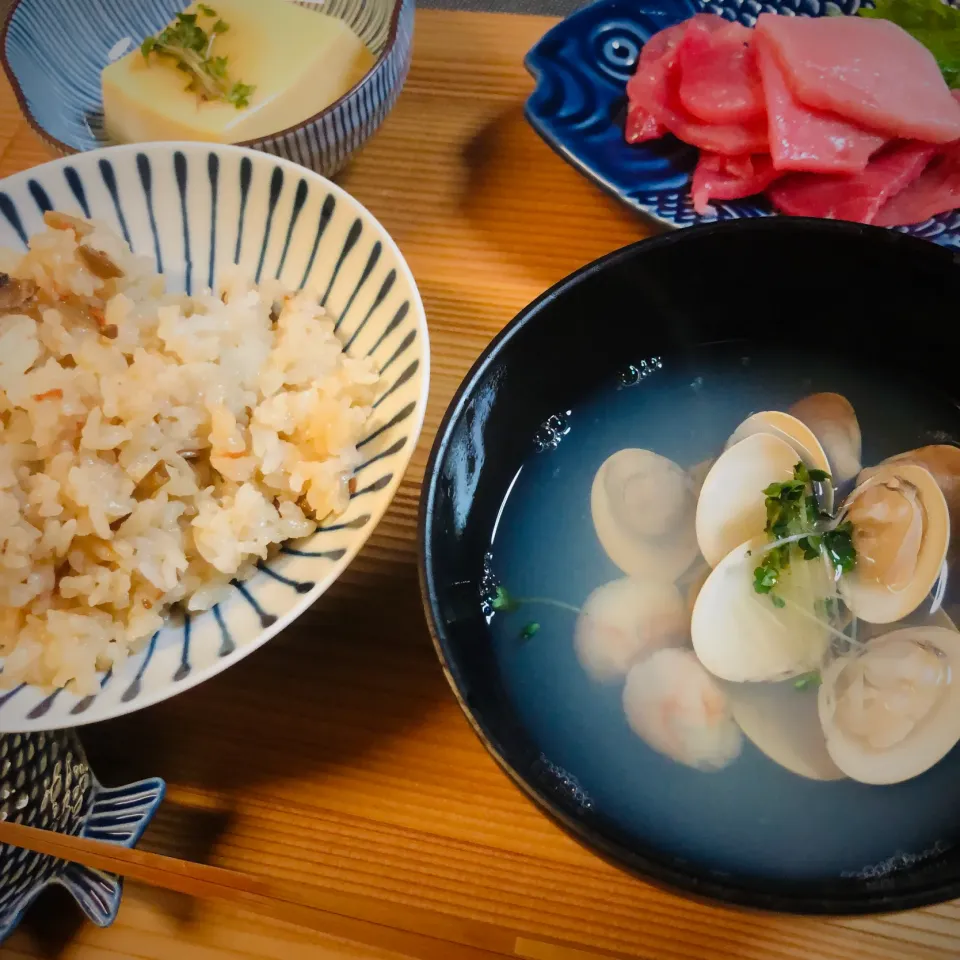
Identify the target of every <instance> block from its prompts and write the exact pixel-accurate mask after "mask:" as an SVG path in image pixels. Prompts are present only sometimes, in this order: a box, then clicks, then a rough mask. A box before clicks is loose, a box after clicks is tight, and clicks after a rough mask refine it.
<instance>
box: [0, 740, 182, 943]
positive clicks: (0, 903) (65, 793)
mask: <svg viewBox="0 0 960 960" xmlns="http://www.w3.org/2000/svg"><path fill="white" fill-rule="evenodd" d="M165 789H166V787H165V784H164V782H163V781H162V780H158V779H150V780H141V781H140V782H138V783H131V784H128V785H127V786H125V787H117V788H115V789H107V788H106V787H103V786H101V785H100V783H99V782H98V781H97V778H96V777H95V776H94V775H93V771H92V770H91V769H90V766H89V764H88V763H87V758H86V756H85V754H84V752H83V747H82V746H81V745H80V741H79V739H78V738H77V735H76V733H74V732H73V731H72V730H58V731H56V732H55V733H30V734H19V733H12V734H6V735H5V736H0V820H12V821H13V822H14V823H22V824H25V825H26V826H28V827H39V828H40V829H42V830H53V831H55V832H56V833H66V834H70V835H72V836H80V837H88V838H90V839H92V840H105V841H107V842H109V843H116V844H119V845H120V846H124V847H133V846H134V845H135V844H136V843H137V841H138V840H139V839H140V837H141V835H142V834H143V831H144V830H145V829H146V826H147V824H148V823H149V822H150V820H151V819H152V817H153V815H154V814H155V813H156V812H157V808H158V807H159V806H160V802H161V801H162V800H163V794H164V791H165ZM52 883H58V884H60V885H61V886H63V887H66V888H67V890H69V891H70V893H71V894H72V896H73V897H74V899H75V900H76V901H77V903H78V904H79V905H80V908H81V909H82V910H83V912H84V913H85V914H86V915H87V916H88V917H89V918H90V919H91V920H92V921H93V922H94V923H95V924H97V926H100V927H106V926H108V925H109V924H111V923H113V921H114V919H115V918H116V916H117V910H119V908H120V894H121V891H122V884H123V881H122V880H121V878H120V877H117V876H114V875H113V874H112V873H103V872H101V871H99V870H91V869H89V868H88V867H83V866H80V865H79V864H75V863H68V862H67V861H66V860H58V859H57V858H56V857H48V856H44V855H43V854H39V853H34V852H32V851H30V850H21V849H19V848H18V847H11V846H8V845H6V844H0V942H2V941H3V940H4V939H6V937H7V936H8V935H9V934H10V933H11V932H12V931H13V929H14V928H15V927H16V926H17V924H18V923H19V922H20V920H21V918H22V917H23V914H24V913H25V911H26V909H27V907H29V906H30V904H31V903H32V902H33V901H34V900H35V899H36V898H37V897H38V896H39V895H40V893H41V891H42V890H43V889H44V888H45V887H48V886H49V885H50V884H52Z"/></svg>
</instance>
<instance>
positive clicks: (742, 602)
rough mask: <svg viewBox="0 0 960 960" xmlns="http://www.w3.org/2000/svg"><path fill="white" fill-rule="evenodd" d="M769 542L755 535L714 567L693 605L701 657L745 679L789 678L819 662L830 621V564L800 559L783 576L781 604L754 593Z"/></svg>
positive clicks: (718, 672) (714, 668)
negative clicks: (823, 612) (821, 612)
mask: <svg viewBox="0 0 960 960" xmlns="http://www.w3.org/2000/svg"><path fill="white" fill-rule="evenodd" d="M767 546H768V544H767V541H766V539H765V538H764V537H755V538H754V539H753V540H750V541H748V542H746V543H743V544H741V545H740V546H739V547H737V548H736V549H734V550H732V551H731V552H730V553H729V554H727V556H726V557H724V558H723V560H722V561H721V562H720V563H719V564H717V566H716V567H714V569H713V571H712V573H711V574H710V576H709V577H707V581H706V583H704V585H703V586H702V587H701V588H700V593H699V595H698V596H697V599H696V603H695V604H694V607H693V618H692V620H691V625H690V633H691V636H692V638H693V649H694V651H695V652H696V654H697V656H698V657H699V659H700V662H701V663H702V664H703V665H704V666H705V667H706V668H707V670H709V671H710V672H711V673H712V674H714V676H717V677H720V678H721V679H723V680H733V681H736V682H738V683H743V682H747V681H752V682H761V681H773V680H784V679H787V678H789V677H795V676H799V675H800V674H802V673H808V672H809V671H811V670H815V669H817V668H818V667H819V666H820V662H821V661H822V659H823V656H824V654H825V653H826V651H827V647H828V645H829V641H830V635H831V630H832V628H831V626H830V624H829V623H828V622H827V621H826V620H825V619H824V618H821V617H819V616H818V615H817V613H816V611H817V610H818V608H820V607H821V606H822V605H823V601H824V599H825V598H827V597H832V596H833V592H834V590H833V580H832V577H831V573H830V570H829V568H828V565H827V562H826V561H823V562H821V561H819V560H818V561H802V560H797V561H795V562H793V563H791V565H790V566H789V567H788V568H787V569H786V570H785V571H783V572H782V573H781V577H780V582H779V583H778V584H777V595H778V600H779V601H780V603H781V604H782V605H781V606H776V605H775V604H774V603H773V602H771V598H770V597H769V596H767V595H765V594H759V593H757V592H756V591H755V590H754V586H753V584H754V578H753V571H754V569H755V568H756V567H757V566H758V565H759V564H760V561H761V559H762V557H763V551H764V549H765V548H766V547H767Z"/></svg>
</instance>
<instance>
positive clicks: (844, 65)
mask: <svg viewBox="0 0 960 960" xmlns="http://www.w3.org/2000/svg"><path fill="white" fill-rule="evenodd" d="M756 34H757V40H760V39H761V38H762V40H763V41H764V44H765V45H769V48H770V49H772V50H773V51H774V52H775V54H776V58H777V63H778V64H779V66H780V67H781V68H782V69H783V72H784V75H785V77H786V79H787V83H788V84H789V86H790V89H791V90H792V91H793V93H794V95H795V96H796V97H797V99H798V100H799V101H800V102H801V103H803V104H805V105H807V106H808V107H813V108H815V109H817V110H828V111H832V112H834V113H836V114H839V115H840V116H842V117H846V118H847V119H849V120H852V121H853V122H855V123H858V124H860V125H862V126H864V127H867V128H869V129H871V130H878V131H880V132H881V133H886V134H887V135H888V136H891V137H899V138H901V139H904V140H906V139H917V140H926V141H928V142H930V143H947V142H948V141H950V140H956V139H957V138H960V105H958V104H957V102H956V101H955V100H954V99H953V97H951V95H950V91H949V89H948V88H947V85H946V83H945V82H944V80H943V76H942V75H941V73H940V69H939V67H938V66H937V62H936V60H935V59H934V57H933V54H931V53H930V51H929V50H927V49H926V47H924V46H923V44H921V43H920V42H919V41H917V40H915V39H914V38H913V37H911V36H910V34H908V33H907V32H906V31H905V30H902V29H901V28H900V27H898V26H897V25H896V24H894V23H890V22H889V21H887V20H872V19H865V18H864V17H786V16H778V15H777V14H771V13H764V14H761V15H760V17H759V18H758V20H757V26H756ZM764 83H765V84H766V77H764ZM768 109H769V103H768Z"/></svg>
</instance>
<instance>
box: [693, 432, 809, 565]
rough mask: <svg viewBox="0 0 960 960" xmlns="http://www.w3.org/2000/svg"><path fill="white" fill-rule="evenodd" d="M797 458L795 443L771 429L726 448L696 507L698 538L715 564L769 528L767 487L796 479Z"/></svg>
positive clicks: (703, 549)
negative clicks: (792, 444)
mask: <svg viewBox="0 0 960 960" xmlns="http://www.w3.org/2000/svg"><path fill="white" fill-rule="evenodd" d="M796 463H797V454H796V451H795V450H794V449H793V447H791V446H790V444H789V443H787V442H786V441H785V440H783V439H781V438H780V437H777V436H774V435H773V434H770V433H756V434H751V435H750V436H748V437H746V438H745V439H743V440H741V441H740V442H739V443H737V444H735V445H734V446H732V447H729V448H728V449H727V450H726V451H724V453H723V454H721V456H720V457H719V458H718V459H717V462H716V463H714V465H713V466H712V467H711V468H710V471H709V473H708V474H707V476H706V478H705V479H704V481H703V487H702V488H701V490H700V498H699V500H697V511H696V534H697V543H698V544H699V545H700V552H701V553H702V554H703V556H704V559H705V560H706V561H707V563H709V564H710V566H711V567H715V566H716V565H717V564H718V563H719V562H720V561H721V560H722V559H723V558H724V557H725V556H726V555H727V554H728V553H730V551H731V550H733V549H734V548H735V547H737V546H738V545H739V544H741V543H744V542H745V541H747V540H750V539H752V538H753V537H756V536H759V535H760V534H762V533H763V531H764V527H765V526H766V523H767V513H766V507H765V505H764V495H763V491H764V490H765V489H766V488H767V487H768V486H769V485H770V484H771V483H776V482H782V481H785V480H789V479H791V478H792V477H793V468H794V466H795V465H796Z"/></svg>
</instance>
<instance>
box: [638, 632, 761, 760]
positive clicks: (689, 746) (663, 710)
mask: <svg viewBox="0 0 960 960" xmlns="http://www.w3.org/2000/svg"><path fill="white" fill-rule="evenodd" d="M623 711H624V713H625V714H626V718H627V723H629V724H630V728H631V729H632V730H633V732H634V733H636V734H637V736H639V737H640V738H641V739H643V740H644V742H646V743H647V744H648V745H649V746H650V747H652V748H653V749H654V750H656V751H657V752H659V753H662V754H663V755H664V756H667V757H670V758H671V759H672V760H676V761H677V762H678V763H683V764H686V765H687V766H688V767H694V768H696V769H697V770H719V769H720V768H721V767H725V766H727V764H729V763H731V762H732V761H734V760H735V759H736V758H737V757H738V756H739V755H740V749H741V745H742V737H741V735H740V730H739V728H738V727H737V725H736V723H734V720H733V717H732V716H731V714H730V708H729V706H728V704H727V698H726V697H725V696H724V693H723V691H722V690H721V689H720V687H719V685H718V684H717V683H716V681H715V680H714V679H713V678H712V677H711V676H710V675H709V674H708V673H707V672H706V670H704V669H703V667H702V666H701V665H700V664H699V663H698V662H697V658H696V657H695V656H694V655H693V653H691V652H690V651H689V650H670V649H667V650H659V651H657V652H656V653H654V654H653V655H652V656H651V657H649V658H648V659H647V660H644V661H642V662H641V663H638V664H636V665H635V666H634V667H632V668H631V670H630V672H629V673H628V674H627V682H626V684H625V686H624V688H623Z"/></svg>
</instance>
